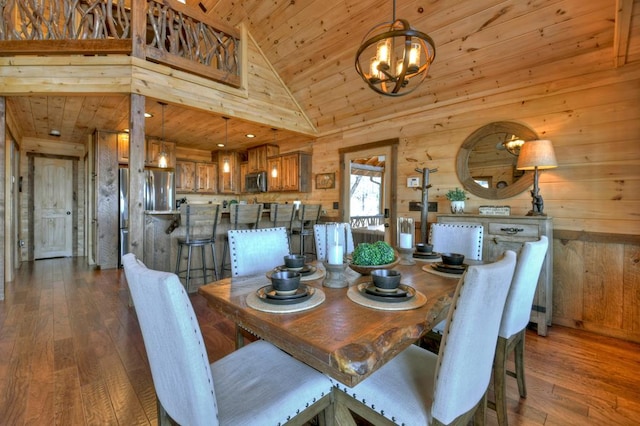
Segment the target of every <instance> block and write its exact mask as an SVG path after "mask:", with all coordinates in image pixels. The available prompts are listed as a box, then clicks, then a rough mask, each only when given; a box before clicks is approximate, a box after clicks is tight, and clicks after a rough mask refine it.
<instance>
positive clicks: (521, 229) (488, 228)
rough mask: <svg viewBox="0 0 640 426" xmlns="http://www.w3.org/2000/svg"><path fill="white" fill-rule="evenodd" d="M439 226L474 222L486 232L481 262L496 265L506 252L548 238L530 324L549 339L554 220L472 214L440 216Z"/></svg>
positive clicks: (536, 217)
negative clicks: (543, 236) (526, 243)
mask: <svg viewBox="0 0 640 426" xmlns="http://www.w3.org/2000/svg"><path fill="white" fill-rule="evenodd" d="M437 220H438V222H443V223H455V222H473V223H480V224H482V226H483V228H484V237H483V243H482V260H483V261H485V262H487V261H488V262H493V261H495V260H496V259H498V257H500V256H501V255H502V253H503V252H504V251H505V250H514V251H515V252H516V253H518V252H519V251H520V249H521V248H522V245H523V244H524V243H525V242H527V241H536V240H538V239H539V238H540V236H542V235H545V236H546V237H547V238H548V239H549V248H548V249H547V255H546V257H545V260H544V263H543V264H542V271H541V272H540V278H539V279H538V288H537V289H536V295H535V297H534V300H533V306H532V309H531V322H533V323H535V324H537V325H538V334H539V335H542V336H546V335H547V326H549V325H551V315H552V303H553V300H552V297H553V219H552V218H550V217H548V216H492V215H469V214H451V215H449V214H446V215H438V217H437Z"/></svg>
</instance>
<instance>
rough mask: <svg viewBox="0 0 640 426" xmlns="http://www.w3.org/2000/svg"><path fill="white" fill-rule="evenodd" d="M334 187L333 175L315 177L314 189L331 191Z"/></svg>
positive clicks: (325, 174)
mask: <svg viewBox="0 0 640 426" xmlns="http://www.w3.org/2000/svg"><path fill="white" fill-rule="evenodd" d="M335 187H336V174H335V173H318V174H317V175H316V189H331V188H335Z"/></svg>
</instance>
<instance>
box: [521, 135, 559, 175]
mask: <svg viewBox="0 0 640 426" xmlns="http://www.w3.org/2000/svg"><path fill="white" fill-rule="evenodd" d="M536 167H537V168H538V169H539V170H543V169H553V168H555V167H558V162H557V161H556V154H555V151H554V150H553V145H552V144H551V141H550V140H546V139H541V140H535V141H527V142H525V143H524V145H522V147H521V148H520V154H519V155H518V164H517V165H516V168H517V169H518V170H534V169H535V168H536Z"/></svg>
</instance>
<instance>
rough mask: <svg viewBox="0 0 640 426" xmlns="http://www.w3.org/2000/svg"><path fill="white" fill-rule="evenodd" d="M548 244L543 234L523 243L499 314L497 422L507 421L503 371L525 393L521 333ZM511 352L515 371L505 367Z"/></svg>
mask: <svg viewBox="0 0 640 426" xmlns="http://www.w3.org/2000/svg"><path fill="white" fill-rule="evenodd" d="M548 247H549V240H548V238H547V237H545V236H544V235H543V236H541V237H540V239H539V240H538V241H531V242H526V243H524V245H523V246H522V250H521V251H520V255H519V257H518V263H517V265H516V271H515V273H514V275H513V281H512V283H511V289H510V290H509V295H508V296H507V302H506V304H505V307H504V313H503V314H502V322H501V323H500V331H499V332H498V342H497V347H496V355H495V359H494V361H493V386H494V394H495V409H496V414H497V415H498V424H500V425H507V424H508V423H509V422H508V418H507V397H506V383H505V379H506V375H507V374H508V375H510V376H513V377H515V378H516V380H517V382H518V392H519V393H520V396H521V397H522V398H525V397H526V396H527V388H526V383H525V374H524V337H525V332H526V329H527V325H528V324H529V317H530V314H531V305H532V304H533V298H534V296H535V294H536V287H537V285H538V278H539V277H540V271H541V270H542V264H543V262H544V258H545V255H546V254H547V249H548ZM512 352H513V353H514V355H515V356H514V361H515V371H507V367H506V363H507V357H508V356H509V355H510V354H511V353H512Z"/></svg>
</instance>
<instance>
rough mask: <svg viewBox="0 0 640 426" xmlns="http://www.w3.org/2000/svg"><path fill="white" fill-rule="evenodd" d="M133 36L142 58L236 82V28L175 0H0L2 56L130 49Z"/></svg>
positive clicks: (125, 50) (123, 51) (227, 82)
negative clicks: (136, 10)
mask: <svg viewBox="0 0 640 426" xmlns="http://www.w3.org/2000/svg"><path fill="white" fill-rule="evenodd" d="M136 7H144V8H145V10H144V12H145V13H138V14H134V13H133V11H134V10H133V9H132V8H136ZM136 16H138V17H139V18H136ZM134 19H139V20H144V22H140V23H138V22H134ZM136 28H139V29H140V30H138V32H141V34H136V33H135V32H136ZM135 40H144V41H145V47H144V49H141V51H143V52H144V53H143V55H144V57H145V59H148V60H151V61H154V62H158V63H163V64H165V65H169V66H171V67H173V68H177V69H182V70H185V71H188V72H191V73H194V74H199V75H203V76H205V77H209V78H212V79H214V80H216V81H221V82H224V83H226V84H229V85H232V86H236V87H238V86H240V53H241V49H240V41H241V40H240V35H239V32H238V31H237V30H236V29H235V28H231V27H228V26H226V25H224V24H222V23H219V22H214V21H213V20H212V19H211V18H209V17H207V16H206V15H204V14H203V13H201V12H200V11H198V10H195V9H191V8H190V7H189V6H186V5H183V4H181V3H178V2H177V1H175V0H164V1H163V2H159V1H157V0H0V55H3V56H8V55H20V54H44V55H47V54H57V55H60V54H84V55H87V54H104V53H126V54H130V55H131V54H134V52H135V51H136V49H134V45H133V43H134V41H135ZM56 42H60V43H56Z"/></svg>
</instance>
